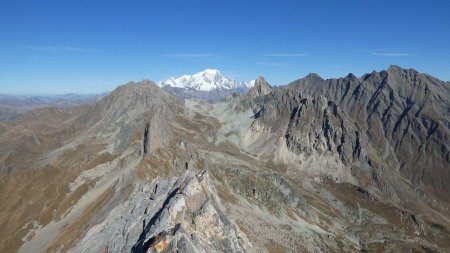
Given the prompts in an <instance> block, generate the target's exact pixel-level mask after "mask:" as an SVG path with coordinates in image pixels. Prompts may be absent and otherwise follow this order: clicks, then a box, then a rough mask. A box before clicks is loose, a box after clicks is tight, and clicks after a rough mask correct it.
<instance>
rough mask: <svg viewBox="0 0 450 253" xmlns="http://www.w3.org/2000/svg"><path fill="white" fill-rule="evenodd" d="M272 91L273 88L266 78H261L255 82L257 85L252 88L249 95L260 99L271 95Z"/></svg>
mask: <svg viewBox="0 0 450 253" xmlns="http://www.w3.org/2000/svg"><path fill="white" fill-rule="evenodd" d="M270 91H272V86H270V84H269V83H268V82H267V81H266V80H265V79H264V77H262V76H260V77H258V78H257V79H256V80H255V84H254V85H253V87H252V88H250V90H249V92H248V94H249V96H250V97H259V96H264V95H267V94H269V93H270Z"/></svg>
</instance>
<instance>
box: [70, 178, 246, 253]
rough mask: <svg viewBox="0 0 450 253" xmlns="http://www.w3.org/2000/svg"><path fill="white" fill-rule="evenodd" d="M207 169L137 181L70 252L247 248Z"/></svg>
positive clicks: (243, 237) (208, 250)
mask: <svg viewBox="0 0 450 253" xmlns="http://www.w3.org/2000/svg"><path fill="white" fill-rule="evenodd" d="M241 233H242V232H240V230H239V228H238V227H237V226H236V225H235V224H234V223H233V222H232V221H230V220H229V219H228V218H227V216H226V215H225V214H224V211H223V209H222V207H221V204H220V200H219V198H218V196H217V193H216V191H215V188H214V186H213V185H212V182H211V179H210V178H209V175H208V172H207V171H203V172H199V173H194V172H192V171H187V172H186V173H185V174H184V175H181V176H180V177H178V178H175V177H174V178H171V179H168V180H154V181H153V183H151V184H149V185H144V184H140V185H138V186H137V188H136V189H135V190H134V192H133V193H132V195H131V197H130V199H129V200H128V201H126V202H125V203H123V204H121V205H119V206H117V207H115V208H114V209H113V210H112V211H111V213H110V214H109V215H108V217H107V218H106V219H105V220H104V221H103V222H102V223H100V224H98V225H96V226H94V227H93V228H91V229H90V230H89V231H88V232H87V234H86V236H85V238H84V239H82V240H81V241H80V242H79V243H78V244H77V246H75V247H74V248H73V249H72V250H70V252H87V251H90V252H101V251H102V250H106V251H107V252H162V251H164V252H167V251H170V252H247V251H248V250H249V249H250V247H251V245H250V244H249V242H248V241H247V239H245V236H243V235H242V234H241Z"/></svg>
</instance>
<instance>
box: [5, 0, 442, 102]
mask: <svg viewBox="0 0 450 253" xmlns="http://www.w3.org/2000/svg"><path fill="white" fill-rule="evenodd" d="M390 64H397V65H400V66H402V67H407V68H410V67H412V68H416V69H417V70H419V71H422V72H426V73H429V74H432V75H435V76H437V77H438V78H440V79H443V80H450V1H448V0H428V1H425V0H423V1H419V0H408V1H406V0H376V1H375V0H353V1H349V0H339V1H336V0H328V1H325V0H315V1H301V0H293V1H281V0H277V1H271V0H264V1H244V0H241V1H229V0H228V1H225V0H221V1H212V0H208V1H206V0H204V1H200V0H189V1H187V0H164V1H163V0H154V1H150V0H146V1H111V0H109V1H83V0H77V1H72V0H67V1H66V0H65V1H60V0H55V1H46V0H39V1H36V0H32V1H21V0H0V93H10V94H57V93H67V92H76V93H92V92H95V93H97V92H102V91H107V90H112V89H113V88H114V87H116V86H117V85H119V84H122V83H124V82H127V81H129V80H141V79H144V78H147V79H151V80H154V81H159V80H161V79H163V78H166V77H169V76H179V75H182V74H190V73H195V72H198V71H201V70H203V69H205V68H217V69H219V70H221V72H222V73H223V74H225V75H228V76H231V77H233V78H235V79H236V80H250V79H254V78H256V77H257V76H258V75H264V76H265V77H266V79H267V80H268V81H269V82H270V83H272V84H275V85H277V84H284V83H288V82H290V81H293V80H295V79H297V78H300V77H303V76H305V75H306V74H308V73H310V72H316V73H318V74H320V75H321V76H322V77H326V78H328V77H339V76H343V75H346V74H347V73H349V72H352V73H354V74H356V75H361V74H363V73H365V72H371V71H372V70H382V69H386V68H387V67H388V66H389V65H390Z"/></svg>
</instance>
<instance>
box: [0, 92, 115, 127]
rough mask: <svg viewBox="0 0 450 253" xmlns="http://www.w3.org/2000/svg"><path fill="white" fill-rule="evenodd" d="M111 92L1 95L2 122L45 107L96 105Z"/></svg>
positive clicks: (0, 116)
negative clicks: (95, 103)
mask: <svg viewBox="0 0 450 253" xmlns="http://www.w3.org/2000/svg"><path fill="white" fill-rule="evenodd" d="M108 94H109V92H105V93H101V94H87V95H83V94H75V93H68V94H62V95H48V96H45V95H36V96H25V95H5V94H0V120H9V119H13V118H16V117H18V116H20V115H23V114H24V113H26V112H28V111H30V110H33V109H36V108H39V107H44V106H50V105H54V106H58V107H64V108H68V107H74V106H78V105H82V104H87V103H94V102H96V101H98V100H100V99H101V98H102V97H104V96H106V95H108Z"/></svg>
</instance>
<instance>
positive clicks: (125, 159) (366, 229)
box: [0, 66, 450, 252]
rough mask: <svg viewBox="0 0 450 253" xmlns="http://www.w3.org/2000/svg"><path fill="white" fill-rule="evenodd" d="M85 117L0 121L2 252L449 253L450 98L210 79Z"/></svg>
mask: <svg viewBox="0 0 450 253" xmlns="http://www.w3.org/2000/svg"><path fill="white" fill-rule="evenodd" d="M88 101H89V102H80V103H77V104H73V105H72V104H71V106H61V105H60V104H58V103H48V104H45V106H41V105H39V106H38V107H33V108H31V109H30V110H28V109H27V110H25V111H22V112H21V113H19V114H14V117H5V119H3V120H1V121H0V200H1V201H0V252H450V184H449V182H450V153H449V149H450V83H449V82H444V81H440V80H438V79H436V78H434V77H432V76H430V75H428V74H424V73H420V72H418V71H416V70H414V69H403V68H401V67H398V66H390V67H389V68H388V69H387V70H383V71H379V72H377V71H373V72H372V73H369V74H365V75H363V76H360V77H357V76H355V75H353V74H348V75H347V76H345V77H342V78H337V79H323V78H321V77H320V76H319V75H317V74H309V75H307V76H306V77H304V78H301V79H298V80H295V81H293V82H291V83H289V84H287V85H283V86H276V87H275V86H271V85H270V84H269V83H268V82H267V81H266V80H265V79H264V78H263V77H258V78H257V79H256V80H254V81H250V82H237V81H234V80H232V79H231V78H227V77H225V76H223V75H222V74H221V73H220V72H219V71H217V70H212V69H207V70H205V71H202V72H199V73H197V74H194V75H184V76H181V77H179V78H169V79H166V80H163V81H161V82H159V83H157V84H156V83H154V82H152V81H149V80H143V81H140V82H129V83H127V84H125V85H121V86H119V87H117V88H116V89H115V90H114V91H112V92H111V93H108V94H104V95H102V96H100V97H94V98H91V99H89V100H88ZM25 104H26V103H25Z"/></svg>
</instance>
